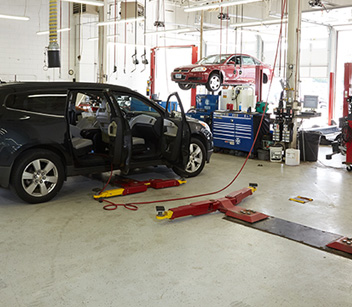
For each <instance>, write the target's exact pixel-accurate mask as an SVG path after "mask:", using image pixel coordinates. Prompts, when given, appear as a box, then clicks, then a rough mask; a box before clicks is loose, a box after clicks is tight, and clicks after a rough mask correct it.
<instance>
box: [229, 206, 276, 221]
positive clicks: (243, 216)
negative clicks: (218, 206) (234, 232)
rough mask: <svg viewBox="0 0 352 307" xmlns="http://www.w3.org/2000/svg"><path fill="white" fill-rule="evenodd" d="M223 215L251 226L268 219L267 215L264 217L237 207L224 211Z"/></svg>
mask: <svg viewBox="0 0 352 307" xmlns="http://www.w3.org/2000/svg"><path fill="white" fill-rule="evenodd" d="M225 215H226V216H230V217H233V218H235V219H238V220H242V221H245V222H248V223H251V224H253V223H255V222H258V221H262V220H265V219H267V218H268V217H269V215H266V214H264V213H261V212H256V211H254V210H250V209H245V208H241V207H238V206H237V207H235V208H233V209H230V210H228V211H226V212H225Z"/></svg>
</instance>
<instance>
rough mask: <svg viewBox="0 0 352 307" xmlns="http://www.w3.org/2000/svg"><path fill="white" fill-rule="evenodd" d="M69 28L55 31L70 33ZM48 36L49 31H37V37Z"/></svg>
mask: <svg viewBox="0 0 352 307" xmlns="http://www.w3.org/2000/svg"><path fill="white" fill-rule="evenodd" d="M70 30H71V29H70V28H63V29H57V32H67V31H70ZM46 34H49V31H38V32H37V35H46Z"/></svg>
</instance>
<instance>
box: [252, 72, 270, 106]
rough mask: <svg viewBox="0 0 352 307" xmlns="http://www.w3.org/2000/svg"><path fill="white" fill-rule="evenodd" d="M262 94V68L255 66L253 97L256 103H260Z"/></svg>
mask: <svg viewBox="0 0 352 307" xmlns="http://www.w3.org/2000/svg"><path fill="white" fill-rule="evenodd" d="M268 77H269V76H268ZM262 92H263V66H261V65H257V66H256V67H255V95H256V96H257V101H256V102H259V101H262Z"/></svg>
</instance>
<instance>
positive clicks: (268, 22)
mask: <svg viewBox="0 0 352 307" xmlns="http://www.w3.org/2000/svg"><path fill="white" fill-rule="evenodd" d="M282 22H283V23H285V22H287V18H284V19H282ZM280 23H281V20H278V19H272V20H263V21H258V22H242V23H234V24H232V25H231V26H230V27H232V28H241V27H255V26H268V25H275V24H280Z"/></svg>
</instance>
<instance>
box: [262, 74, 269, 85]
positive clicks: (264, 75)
mask: <svg viewBox="0 0 352 307" xmlns="http://www.w3.org/2000/svg"><path fill="white" fill-rule="evenodd" d="M268 81H269V78H268V75H267V74H263V83H264V84H267V83H268Z"/></svg>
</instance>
